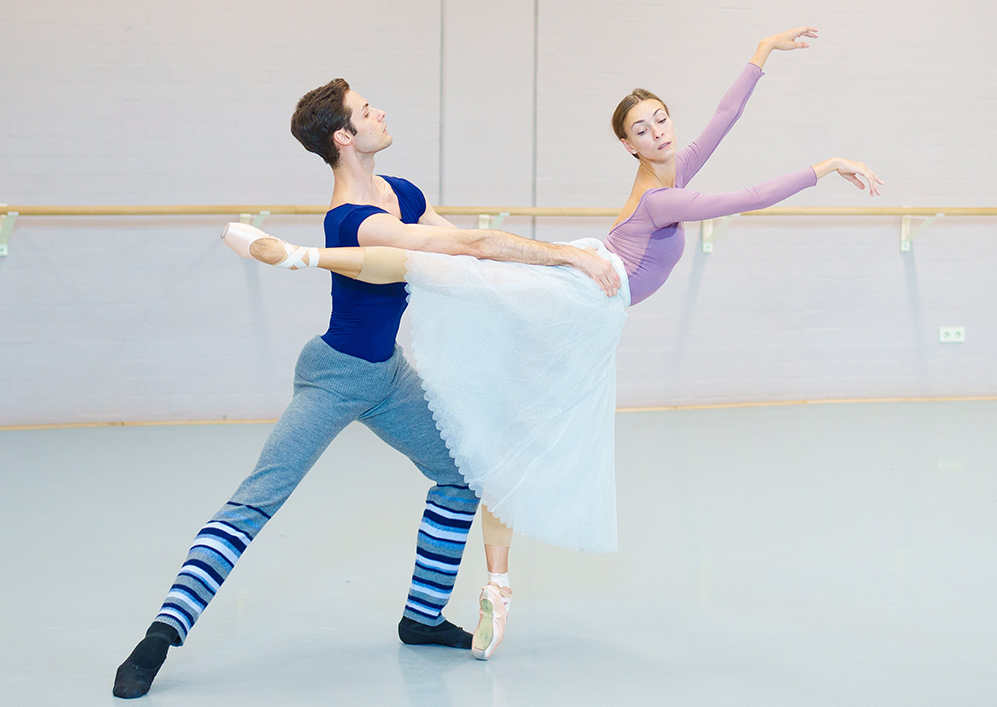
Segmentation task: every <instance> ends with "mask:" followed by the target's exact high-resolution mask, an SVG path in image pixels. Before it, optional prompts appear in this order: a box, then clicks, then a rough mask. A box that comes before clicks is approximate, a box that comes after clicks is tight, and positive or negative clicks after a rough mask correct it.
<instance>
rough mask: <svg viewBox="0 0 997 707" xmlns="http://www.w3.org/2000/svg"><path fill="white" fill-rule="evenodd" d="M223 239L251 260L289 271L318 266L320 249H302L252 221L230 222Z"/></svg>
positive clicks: (226, 243)
mask: <svg viewBox="0 0 997 707" xmlns="http://www.w3.org/2000/svg"><path fill="white" fill-rule="evenodd" d="M222 240H223V241H224V242H225V245H227V246H228V247H229V248H231V249H232V250H234V251H235V252H236V253H238V254H239V255H241V256H242V257H243V258H246V259H247V260H258V261H260V262H261V263H266V264H267V265H276V266H277V267H281V268H288V269H289V270H298V269H300V268H308V267H317V266H318V258H319V255H318V248H299V247H298V246H293V245H291V244H290V243H286V242H284V241H282V240H281V239H279V238H275V237H273V236H271V235H270V234H269V233H266V232H265V231H261V230H260V229H258V228H256V226H250V225H249V224H248V223H237V222H232V223H227V224H225V228H224V230H223V231H222Z"/></svg>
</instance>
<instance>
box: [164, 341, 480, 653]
mask: <svg viewBox="0 0 997 707" xmlns="http://www.w3.org/2000/svg"><path fill="white" fill-rule="evenodd" d="M355 420H356V421H359V422H362V423H363V424H365V425H367V427H369V428H370V429H371V430H373V431H374V433H375V434H377V436H378V437H380V438H381V439H383V440H384V441H385V442H387V443H388V444H390V445H391V446H392V447H394V448H395V449H397V450H398V451H400V452H402V453H403V454H404V455H405V456H407V457H408V458H409V459H411V460H412V462H413V463H414V464H415V465H416V467H418V468H419V470H420V471H421V472H422V473H423V474H424V475H425V476H427V477H428V478H429V479H431V480H432V481H434V482H435V484H436V485H435V486H433V487H432V488H431V489H430V490H429V494H428V496H427V498H426V510H425V512H424V513H423V518H422V524H421V526H420V528H419V535H418V540H417V544H416V562H415V572H414V574H413V577H412V585H411V588H410V590H409V595H408V600H407V602H406V604H405V610H404V616H407V617H409V618H411V619H414V620H416V621H419V622H421V623H424V624H429V625H434V626H435V625H438V624H440V623H442V621H443V616H442V613H441V612H442V610H443V607H444V606H445V605H446V603H447V601H449V599H450V594H451V592H452V591H453V585H454V581H455V580H456V577H457V569H458V567H459V565H460V559H461V555H462V554H463V551H464V544H465V542H466V541H467V532H468V530H469V528H470V527H471V522H472V520H473V519H474V513H475V511H476V509H477V506H478V499H477V497H476V496H475V494H474V492H473V491H471V490H470V489H469V488H468V487H467V485H466V484H465V483H464V479H463V478H462V477H461V475H460V472H459V471H458V470H457V468H456V466H455V465H454V462H453V459H452V458H451V457H450V454H449V452H448V450H447V448H446V445H445V444H444V443H443V440H442V439H441V438H440V434H439V431H438V430H437V429H436V424H435V423H434V422H433V416H432V413H431V412H430V411H429V408H428V406H427V403H426V400H425V398H424V397H423V390H422V385H421V382H420V380H419V376H418V374H417V373H416V372H415V371H414V370H413V369H412V367H411V366H410V365H409V364H408V362H407V361H406V360H405V358H404V357H403V356H402V354H401V349H399V348H398V347H395V351H394V354H393V355H392V357H391V358H390V359H389V360H387V361H385V362H383V363H371V362H369V361H365V360H363V359H360V358H356V357H354V356H349V355H347V354H344V353H341V352H339V351H337V350H335V349H333V348H332V347H330V346H329V345H328V344H326V343H325V341H323V340H322V339H321V338H319V337H315V338H314V339H312V340H311V341H309V342H308V343H307V344H306V345H305V347H304V349H303V350H302V351H301V355H300V356H299V358H298V364H297V367H296V369H295V377H294V397H293V398H292V400H291V403H290V404H289V405H288V406H287V409H286V410H285V411H284V413H283V415H281V417H280V420H278V422H277V424H276V426H275V427H274V429H273V431H272V432H271V433H270V437H269V439H268V440H267V442H266V444H265V445H264V447H263V452H262V453H261V454H260V459H259V461H258V462H257V464H256V468H255V469H254V470H253V473H252V474H250V475H249V477H247V478H246V480H245V481H243V482H242V484H241V485H240V486H239V488H238V490H236V492H235V495H234V496H232V499H231V500H230V501H229V502H228V503H226V504H225V505H224V506H223V507H222V508H221V510H220V511H218V513H217V514H215V516H214V517H213V518H212V519H211V520H210V521H208V523H207V524H206V525H205V526H204V527H203V528H202V529H201V531H200V532H199V533H198V535H197V537H196V538H195V540H194V544H193V545H192V546H191V548H190V552H189V554H188V555H187V559H186V561H185V562H184V564H183V566H182V567H181V569H180V574H179V575H178V576H177V579H176V581H175V583H174V585H173V587H172V588H171V589H170V592H169V594H168V595H167V597H166V601H165V602H164V604H163V606H162V609H161V610H160V613H159V615H158V616H157V617H156V621H159V622H162V623H165V624H169V625H170V626H173V627H174V628H176V630H177V631H178V632H179V633H180V639H179V641H178V643H179V644H182V643H183V642H184V640H185V639H186V637H187V633H188V632H189V631H190V629H191V628H192V627H193V625H194V623H195V622H196V621H197V619H198V617H199V616H200V615H201V613H202V612H203V611H204V610H205V608H207V606H208V603H209V602H210V601H211V599H212V597H214V595H215V593H216V592H217V591H218V589H219V587H220V586H221V584H222V583H223V582H224V581H225V579H226V577H228V574H229V572H231V571H232V568H233V567H234V566H235V563H236V561H237V560H238V559H239V557H240V556H241V555H242V553H243V552H244V551H245V549H246V547H247V546H248V545H249V543H250V542H251V541H252V540H253V538H255V537H256V535H257V534H258V533H259V532H260V530H261V529H262V528H263V526H264V525H265V524H266V522H267V521H268V520H270V518H272V517H273V515H274V513H276V512H277V510H278V509H279V508H280V507H281V506H282V505H283V504H284V501H286V500H287V498H288V497H289V496H290V495H291V492H292V491H294V489H295V487H297V485H298V483H299V482H300V481H301V480H302V479H303V478H304V476H305V474H307V473H308V471H309V469H311V468H312V466H313V465H314V464H315V462H316V461H317V460H318V458H319V457H320V456H321V455H322V452H324V451H325V449H326V447H328V446H329V443H330V442H332V440H333V438H334V437H335V436H336V435H337V434H339V432H340V431H341V430H342V429H343V428H344V427H346V425H347V424H349V423H350V422H353V421H355Z"/></svg>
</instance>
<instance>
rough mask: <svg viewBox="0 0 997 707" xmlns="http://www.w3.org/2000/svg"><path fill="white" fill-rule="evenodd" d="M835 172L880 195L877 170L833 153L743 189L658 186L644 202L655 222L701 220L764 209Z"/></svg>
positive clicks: (872, 193)
mask: <svg viewBox="0 0 997 707" xmlns="http://www.w3.org/2000/svg"><path fill="white" fill-rule="evenodd" d="M832 172H837V173H838V174H840V175H841V176H842V177H844V178H845V179H847V180H848V181H850V182H852V183H853V184H855V185H857V186H858V187H860V188H862V189H865V188H866V185H865V184H864V183H863V182H862V180H863V179H865V180H866V181H867V182H868V189H869V194H870V195H871V196H879V195H880V193H879V185H880V184H882V183H883V181H882V180H881V179H880V178H879V177H878V176H876V173H875V172H873V171H872V170H871V169H869V168H868V167H866V166H865V165H864V164H862V163H861V162H854V161H852V160H846V159H843V158H841V157H832V158H831V159H829V160H824V161H823V162H818V163H817V164H815V165H812V166H810V167H805V168H803V169H800V170H797V171H796V172H790V173H789V174H784V175H782V176H781V177H776V178H775V179H770V180H769V181H767V182H762V183H761V184H758V185H756V186H753V187H748V188H747V189H742V190H741V191H734V192H726V193H723V194H702V193H699V192H695V191H692V190H691V189H656V190H652V191H651V192H650V193H649V194H647V196H645V197H644V203H645V204H646V207H647V210H648V214H649V215H650V217H651V221H652V223H653V225H654V226H655V227H656V228H664V227H665V226H668V225H670V224H673V223H678V222H680V221H702V220H704V219H710V218H719V217H721V216H729V215H731V214H739V213H742V212H744V211H754V210H756V209H764V208H766V207H769V206H773V205H774V204H778V203H779V202H780V201H782V200H783V199H787V198H789V197H790V196H792V195H793V194H796V193H797V192H799V191H802V190H803V189H806V188H807V187H812V186H814V185H815V184H817V180H818V179H820V178H821V177H824V176H827V175H828V174H831V173H832Z"/></svg>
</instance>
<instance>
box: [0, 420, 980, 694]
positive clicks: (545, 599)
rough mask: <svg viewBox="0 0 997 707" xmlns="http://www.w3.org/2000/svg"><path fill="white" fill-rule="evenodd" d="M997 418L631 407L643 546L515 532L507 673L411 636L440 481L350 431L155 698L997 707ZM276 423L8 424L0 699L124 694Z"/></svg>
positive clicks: (628, 494)
mask: <svg viewBox="0 0 997 707" xmlns="http://www.w3.org/2000/svg"><path fill="white" fill-rule="evenodd" d="M995 423H997V403H994V402H953V403H901V404H886V403H877V404H849V405H822V406H794V407H768V408H750V409H726V410H689V411H669V412H645V413H625V414H621V415H619V416H618V425H617V427H618V452H617V457H618V464H617V476H618V487H619V510H620V536H621V538H620V539H621V549H620V552H619V553H617V554H615V555H612V556H591V555H579V554H575V553H572V552H567V551H562V550H559V549H556V548H549V547H545V546H542V545H539V544H536V543H533V542H530V541H529V540H527V539H525V538H518V537H517V539H516V540H515V542H514V546H513V566H512V574H511V577H512V580H513V585H514V589H515V592H516V597H515V604H514V606H513V613H512V616H511V618H510V622H509V627H508V630H509V633H508V638H507V640H506V642H505V643H504V644H503V645H502V647H501V649H500V650H499V651H498V652H497V653H496V655H495V656H494V658H493V660H491V661H489V662H487V663H482V662H477V661H474V660H473V659H471V657H470V656H469V655H468V654H467V653H462V652H458V651H453V650H448V649H439V648H413V647H407V646H403V645H401V644H400V643H399V642H398V640H397V638H396V636H395V624H396V622H397V620H398V617H399V615H400V611H401V605H402V602H403V600H404V597H405V591H406V586H407V582H408V576H409V572H410V570H411V565H412V559H413V545H414V533H415V528H416V525H417V523H418V518H419V515H420V512H421V498H422V496H423V493H424V489H425V488H426V485H427V484H426V482H424V481H423V480H422V478H421V477H420V476H419V475H418V473H417V472H416V471H415V470H414V468H412V467H411V466H410V465H409V464H408V463H407V462H406V461H405V460H404V459H403V458H402V457H400V456H399V455H397V454H396V453H395V452H393V451H391V450H389V449H387V448H386V447H384V446H383V445H382V444H381V443H380V442H378V441H377V440H376V439H375V438H374V437H373V436H372V435H371V434H370V433H368V432H367V431H366V430H365V429H364V428H362V427H359V426H352V427H350V428H348V429H347V430H346V432H344V434H343V435H342V436H341V437H340V438H339V439H337V440H336V441H335V442H334V443H333V446H332V447H331V448H330V449H329V451H328V452H327V453H326V455H325V456H324V457H323V458H322V460H321V461H320V462H319V464H318V466H317V467H316V468H315V469H314V470H313V472H312V473H311V475H310V476H309V477H308V478H307V479H306V480H305V482H304V483H303V485H302V486H301V487H300V488H299V489H298V492H297V493H296V494H295V496H294V497H292V499H291V500H290V501H289V502H288V504H287V505H286V506H285V507H284V509H283V510H282V511H281V513H280V514H278V516H277V517H276V518H275V519H274V521H273V522H272V523H271V524H270V525H269V526H268V527H267V529H266V530H265V531H264V533H263V534H262V535H261V536H260V537H259V538H258V539H257V541H256V542H255V543H254V544H253V546H252V548H251V549H250V550H249V551H248V553H247V554H246V556H245V557H244V558H243V560H242V561H241V562H240V565H239V567H238V568H237V569H236V571H235V572H234V573H233V575H232V576H231V578H230V579H229V582H228V583H227V584H226V585H225V587H224V588H223V589H222V591H221V593H220V594H219V596H218V598H217V599H216V600H215V602H214V603H213V604H212V606H211V607H210V608H209V610H208V611H207V612H206V613H205V615H204V616H203V617H202V619H201V622H200V623H199V624H198V626H197V627H196V628H195V630H194V632H193V633H192V634H191V636H190V640H189V641H188V643H187V645H186V646H184V647H183V648H181V649H174V650H172V651H171V654H170V657H169V659H168V660H167V662H166V665H165V666H164V667H163V670H162V672H161V673H160V676H159V678H158V679H157V680H156V683H155V685H154V687H153V690H152V692H151V693H150V694H149V696H148V697H145V698H143V700H142V702H139V703H138V704H147V705H164V706H165V705H183V706H184V707H197V706H199V705H213V706H214V705H219V704H238V705H243V706H246V707H251V706H253V705H268V706H272V705H432V706H433V707H447V706H450V705H454V706H463V705H494V706H495V707H511V706H519V705H582V706H583V705H659V704H660V705H675V706H679V705H711V706H713V705H766V706H775V705H794V706H796V705H808V706H809V705H849V706H851V705H870V706H876V707H882V706H884V705H902V706H904V707H912V706H917V705H931V706H938V705H947V706H948V705H958V706H968V705H995V704H997V608H995V598H997V445H995V443H994V431H995V429H997V424H995ZM267 431H268V427H267V426H263V425H224V426H222V425H219V426H164V427H129V428H102V429H69V430H47V431H8V432H0V484H2V486H0V502H2V505H3V512H4V519H3V524H2V530H0V558H2V567H0V705H4V706H11V705H14V706H17V707H21V706H22V705H23V706H30V705H73V706H76V705H83V706H86V705H109V704H114V703H118V704H123V703H122V702H120V701H117V700H115V699H114V698H112V697H111V694H110V687H111V681H112V677H113V674H114V670H115V667H116V666H117V665H118V663H120V662H121V661H122V660H123V659H124V657H125V656H126V655H127V654H128V652H129V651H130V650H131V648H132V646H133V645H134V643H135V642H136V641H137V640H138V639H139V638H140V637H141V636H142V634H143V631H144V629H145V627H146V625H147V624H148V622H149V621H150V620H151V618H152V616H153V615H154V614H155V613H156V610H157V608H158V605H159V602H160V601H161V599H162V598H163V595H164V594H165V592H166V590H167V589H168V587H169V584H170V582H171V580H172V578H173V576H174V574H175V572H176V570H177V569H178V567H179V565H180V563H181V561H182V560H183V557H184V555H185V553H186V549H187V546H188V544H189V542H190V540H191V539H192V538H193V535H194V534H195V532H196V531H197V529H198V528H199V527H200V525H201V523H202V522H203V521H204V520H206V519H207V518H208V517H209V516H210V515H211V514H212V513H213V512H214V511H215V510H216V509H217V508H218V507H219V506H220V505H221V503H222V502H224V500H225V499H226V498H227V497H228V495H229V493H230V492H231V491H232V490H233V489H234V488H235V486H236V484H237V483H238V481H239V480H241V478H242V476H243V475H245V474H246V473H247V472H248V470H249V469H250V468H251V467H252V464H253V462H254V461H255V457H256V454H257V453H258V451H259V449H260V447H261V445H262V443H263V440H264V438H265V436H266V434H267ZM479 543H480V532H479V531H478V530H477V528H475V529H474V530H472V543H471V545H470V546H469V551H468V554H467V556H466V559H465V563H464V568H463V571H462V574H461V577H460V580H459V582H458V585H457V590H456V592H455V595H454V599H453V601H452V602H451V604H450V607H449V610H448V617H449V618H450V619H451V620H453V621H455V622H457V623H462V624H464V625H465V626H473V624H474V623H475V621H476V605H475V598H476V594H477V589H478V587H479V586H480V584H481V582H482V579H483V576H484V563H483V559H482V556H481V550H480V545H479Z"/></svg>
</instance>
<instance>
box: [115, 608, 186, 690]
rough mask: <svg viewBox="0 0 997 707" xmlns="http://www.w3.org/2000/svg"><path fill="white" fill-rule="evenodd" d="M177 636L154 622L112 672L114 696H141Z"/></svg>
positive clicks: (174, 631)
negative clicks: (116, 669)
mask: <svg viewBox="0 0 997 707" xmlns="http://www.w3.org/2000/svg"><path fill="white" fill-rule="evenodd" d="M178 638H179V634H178V633H177V631H176V629H174V628H173V627H172V626H167V625H166V624H159V623H154V624H153V625H152V626H150V627H149V630H148V632H146V634H145V638H143V639H142V640H141V641H139V643H138V645H137V646H135V650H133V651H132V652H131V654H130V655H129V656H128V657H127V658H126V659H125V662H124V663H122V664H121V665H119V666H118V671H117V672H116V673H115V674H114V689H113V690H112V692H113V694H114V696H115V697H122V698H124V699H127V700H130V699H133V698H135V697H141V696H142V695H144V694H146V693H147V692H148V691H149V688H150V687H152V681H153V680H154V679H155V678H156V673H158V672H159V669H160V668H161V667H163V663H164V662H166V653H167V651H168V650H169V648H170V646H171V645H173V644H175V643H176V642H177V640H178Z"/></svg>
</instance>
